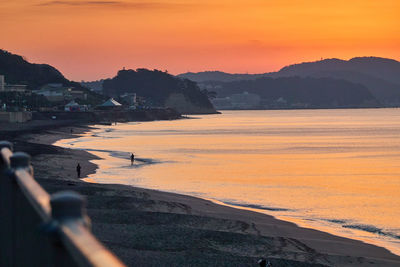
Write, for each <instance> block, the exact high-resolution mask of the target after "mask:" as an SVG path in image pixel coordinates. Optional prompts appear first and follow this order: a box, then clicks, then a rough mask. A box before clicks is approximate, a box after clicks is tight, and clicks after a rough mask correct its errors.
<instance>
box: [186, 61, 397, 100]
mask: <svg viewBox="0 0 400 267" xmlns="http://www.w3.org/2000/svg"><path fill="white" fill-rule="evenodd" d="M210 74H212V75H210ZM179 76H180V77H187V78H189V77H190V78H189V79H192V80H193V81H197V82H199V83H201V86H203V87H205V88H207V86H208V85H209V84H210V82H211V81H222V82H226V81H238V80H254V79H257V78H259V77H273V78H279V77H294V76H299V77H314V78H322V77H326V78H334V79H343V80H346V81H349V82H352V83H356V84H362V85H363V86H365V87H366V88H368V89H369V90H370V92H371V93H372V94H373V96H374V97H375V98H376V99H378V100H379V101H380V102H381V104H382V105H383V106H400V62H398V61H396V60H393V59H386V58H379V57H356V58H352V59H350V60H340V59H325V60H321V61H315V62H306V63H300V64H294V65H290V66H287V67H284V68H282V69H281V70H280V71H278V72H271V73H263V74H229V73H223V72H200V73H184V74H181V75H179ZM326 82H330V80H326Z"/></svg>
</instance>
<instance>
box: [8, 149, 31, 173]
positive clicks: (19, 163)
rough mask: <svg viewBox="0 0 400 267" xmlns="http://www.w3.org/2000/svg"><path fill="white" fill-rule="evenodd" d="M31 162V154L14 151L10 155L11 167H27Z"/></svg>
mask: <svg viewBox="0 0 400 267" xmlns="http://www.w3.org/2000/svg"><path fill="white" fill-rule="evenodd" d="M30 164H31V156H29V155H28V154H26V153H25V152H15V153H14V154H13V155H12V156H11V157H10V165H11V168H14V169H15V168H24V167H29V165H30Z"/></svg>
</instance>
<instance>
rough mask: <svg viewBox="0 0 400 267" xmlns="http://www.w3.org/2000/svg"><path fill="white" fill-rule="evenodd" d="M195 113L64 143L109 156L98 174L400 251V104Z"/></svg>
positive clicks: (103, 130)
mask: <svg viewBox="0 0 400 267" xmlns="http://www.w3.org/2000/svg"><path fill="white" fill-rule="evenodd" d="M195 118H197V119H186V120H178V121H156V122H145V123H140V124H138V123H134V124H133V123H132V124H120V125H117V126H111V127H106V126H101V128H100V129H98V130H95V131H94V133H90V134H88V135H86V136H85V137H82V138H80V139H78V140H73V141H71V140H65V141H62V142H59V144H61V143H62V145H65V146H71V145H72V144H73V146H72V147H73V148H84V149H90V150H91V151H92V152H93V153H95V154H97V155H99V156H101V157H103V158H106V160H105V161H104V160H100V161H95V162H96V163H98V164H100V166H101V168H100V170H99V171H98V172H97V173H96V174H94V175H92V176H91V177H90V179H92V180H94V181H96V182H102V183H103V182H104V183H123V184H131V185H135V186H140V187H146V188H154V189H160V190H166V191H172V192H180V193H186V194H191V195H196V196H200V197H204V198H210V199H215V200H219V201H222V202H224V203H227V204H230V205H238V206H241V207H246V208H251V209H257V210H259V211H264V212H267V213H269V214H272V215H275V216H277V217H280V218H284V219H286V220H291V221H294V222H297V223H298V224H301V225H304V226H310V227H314V228H318V229H321V230H325V231H330V232H333V233H336V234H341V235H345V236H349V237H355V236H356V237H357V238H359V239H362V240H366V241H368V242H372V243H376V244H380V245H382V246H383V245H384V246H386V247H388V248H390V249H391V250H392V251H394V252H396V253H400V110H399V109H355V110H292V111H227V112H224V113H223V114H222V115H208V116H195ZM110 129H113V130H112V131H111V130H110ZM131 152H133V153H135V155H136V157H137V158H138V159H143V160H142V161H140V160H138V161H137V162H136V163H135V164H137V166H140V168H135V166H134V167H130V160H129V153H131ZM155 163H157V164H155ZM137 166H136V167H137Z"/></svg>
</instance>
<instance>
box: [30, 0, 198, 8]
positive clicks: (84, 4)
mask: <svg viewBox="0 0 400 267" xmlns="http://www.w3.org/2000/svg"><path fill="white" fill-rule="evenodd" d="M36 6H41V7H50V6H70V7H90V6H99V7H100V6H102V7H122V8H132V9H166V8H177V7H189V6H192V5H191V4H187V3H178V2H172V3H171V2H170V3H166V2H151V1H132V2H130V1H46V2H42V3H39V4H36Z"/></svg>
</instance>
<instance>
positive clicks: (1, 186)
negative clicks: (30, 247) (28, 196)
mask: <svg viewBox="0 0 400 267" xmlns="http://www.w3.org/2000/svg"><path fill="white" fill-rule="evenodd" d="M3 148H4V149H5V150H6V149H8V151H7V152H8V153H10V152H12V150H13V145H12V143H10V142H7V141H0V152H2V153H1V155H0V266H6V267H8V266H12V259H13V243H12V240H13V236H12V233H13V226H14V225H13V221H12V220H13V217H12V210H11V209H12V208H13V203H12V194H11V193H12V191H11V190H12V184H11V180H10V179H9V176H8V172H9V169H10V161H9V158H8V156H9V155H6V154H7V152H6V151H5V150H4V151H2V150H3Z"/></svg>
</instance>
